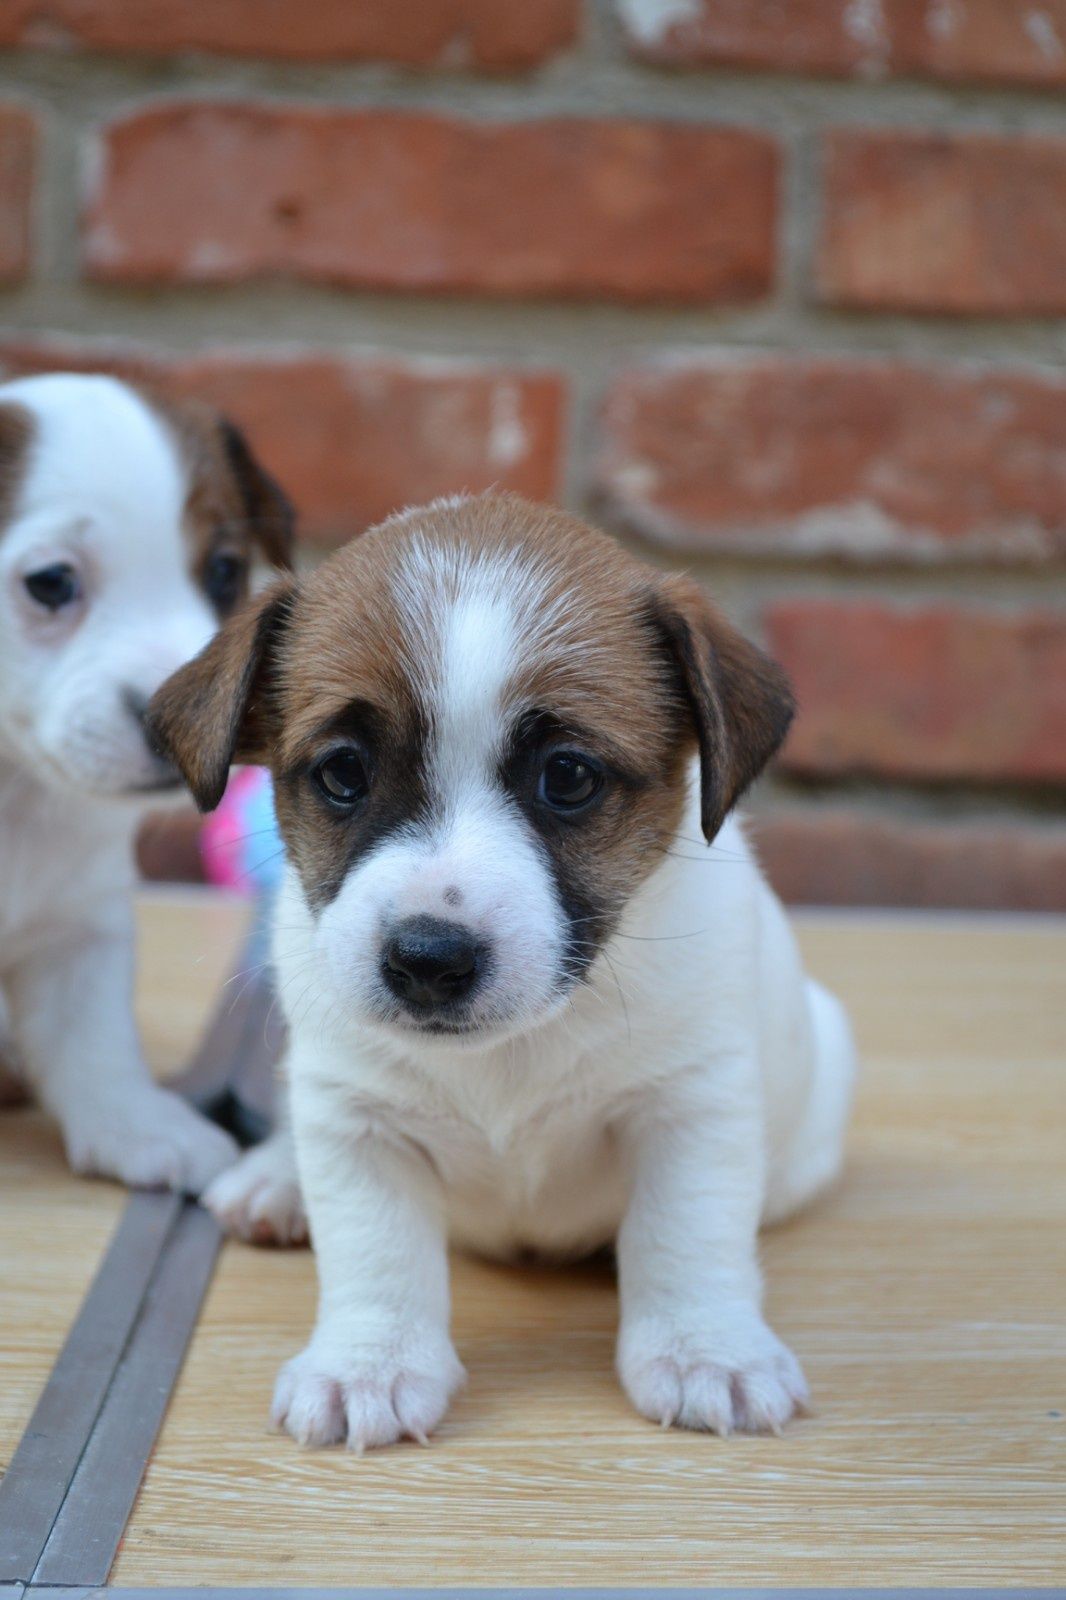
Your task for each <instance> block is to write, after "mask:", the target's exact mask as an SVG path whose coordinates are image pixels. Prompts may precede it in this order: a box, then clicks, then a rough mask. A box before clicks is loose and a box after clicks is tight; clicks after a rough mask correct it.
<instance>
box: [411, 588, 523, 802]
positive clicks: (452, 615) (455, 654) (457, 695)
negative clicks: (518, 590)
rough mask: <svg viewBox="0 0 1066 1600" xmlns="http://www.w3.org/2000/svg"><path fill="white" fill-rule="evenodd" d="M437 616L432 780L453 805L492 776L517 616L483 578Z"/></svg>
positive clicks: (502, 731)
mask: <svg viewBox="0 0 1066 1600" xmlns="http://www.w3.org/2000/svg"><path fill="white" fill-rule="evenodd" d="M479 576H483V575H479ZM442 620H443V630H442V631H443V638H442V640H441V657H440V672H439V678H438V684H437V687H436V690H435V692H433V694H432V697H431V700H430V704H429V706H428V707H427V710H428V711H429V724H430V728H431V733H430V741H431V749H430V773H431V779H430V781H431V785H432V787H433V789H434V790H435V791H436V795H437V797H439V799H440V800H441V801H442V802H443V805H444V807H445V809H446V810H448V811H451V810H452V809H453V808H454V807H456V806H457V805H459V804H461V803H462V800H463V798H464V797H466V796H468V795H469V794H471V792H472V790H474V789H476V788H478V787H482V786H483V785H484V784H485V783H486V782H489V781H491V775H492V769H493V766H494V765H495V762H496V760H497V759H498V756H499V753H500V749H501V746H502V744H503V740H504V736H505V733H506V730H505V728H504V726H503V719H502V715H501V712H502V709H503V706H502V701H503V693H504V689H505V688H506V685H507V682H508V680H509V678H510V676H511V673H512V671H513V667H514V653H515V617H514V610H513V607H512V606H511V604H510V602H509V601H508V600H506V599H505V598H504V597H503V596H502V595H501V594H499V593H496V592H493V588H492V587H490V586H489V585H488V584H486V583H484V582H482V583H479V584H477V586H476V587H473V588H472V589H471V591H469V592H466V593H461V594H460V595H458V596H457V597H456V599H455V600H454V601H453V602H452V604H451V607H450V609H449V612H448V615H447V616H446V617H445V618H444V619H442Z"/></svg>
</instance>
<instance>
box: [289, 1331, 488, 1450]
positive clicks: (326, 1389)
mask: <svg viewBox="0 0 1066 1600" xmlns="http://www.w3.org/2000/svg"><path fill="white" fill-rule="evenodd" d="M465 1377H466V1374H465V1373H464V1371H463V1368H462V1366H461V1365H460V1363H459V1358H458V1357H457V1355H456V1354H455V1351H454V1350H453V1349H452V1347H451V1344H450V1343H449V1341H448V1339H447V1338H446V1337H444V1336H443V1335H440V1334H437V1333H433V1332H431V1333H428V1334H416V1335H414V1336H413V1337H407V1336H405V1337H403V1338H402V1339H400V1340H399V1341H397V1342H389V1343H388V1344H384V1345H382V1346H380V1347H379V1348H377V1349H375V1348H374V1347H373V1346H367V1345H362V1346H361V1347H360V1348H359V1350H358V1353H357V1354H353V1355H352V1356H350V1357H348V1358H346V1359H337V1356H336V1354H335V1352H333V1353H328V1352H327V1349H326V1348H322V1347H317V1348H316V1343H315V1341H314V1340H312V1341H311V1343H310V1344H309V1345H308V1347H307V1349H306V1350H304V1351H303V1353H302V1354H301V1355H298V1356H295V1357H294V1358H293V1360H292V1361H289V1362H287V1363H286V1365H285V1366H284V1367H282V1369H281V1372H280V1373H279V1375H278V1382H277V1387H276V1388H275V1390H274V1404H273V1406H272V1408H271V1413H270V1420H271V1422H272V1423H273V1425H274V1426H275V1427H276V1428H285V1429H287V1431H288V1432H289V1433H291V1434H292V1436H293V1438H294V1439H295V1440H296V1441H297V1442H298V1443H299V1444H304V1445H322V1444H344V1443H347V1444H348V1446H349V1448H350V1449H352V1450H355V1451H357V1452H358V1453H359V1454H360V1455H362V1453H363V1451H364V1450H366V1449H368V1448H370V1447H371V1446H373V1445H383V1444H395V1443H396V1441H397V1440H398V1439H417V1441H418V1442H419V1444H426V1443H427V1442H428V1439H429V1435H430V1434H431V1433H432V1432H433V1430H434V1428H436V1426H437V1424H438V1423H439V1422H440V1420H441V1418H442V1417H443V1416H444V1413H445V1412H446V1411H447V1409H448V1402H449V1400H450V1399H451V1397H452V1395H453V1394H454V1393H455V1391H456V1390H457V1389H458V1388H459V1387H460V1385H461V1384H462V1383H463V1381H464V1379H465Z"/></svg>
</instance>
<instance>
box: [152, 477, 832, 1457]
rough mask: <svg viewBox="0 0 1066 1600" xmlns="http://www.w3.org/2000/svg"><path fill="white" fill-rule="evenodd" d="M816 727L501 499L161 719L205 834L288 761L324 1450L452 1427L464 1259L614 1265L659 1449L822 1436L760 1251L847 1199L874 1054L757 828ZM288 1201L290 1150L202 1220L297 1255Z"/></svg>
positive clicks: (407, 540) (636, 567)
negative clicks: (754, 810) (783, 760)
mask: <svg viewBox="0 0 1066 1600" xmlns="http://www.w3.org/2000/svg"><path fill="white" fill-rule="evenodd" d="M791 711H792V703H791V697H790V695H789V691H788V687H787V684H786V682H785V680H784V677H783V675H782V673H781V672H780V670H779V669H778V668H777V667H776V666H775V665H774V664H773V663H772V662H771V661H769V660H768V659H767V658H766V657H765V656H763V655H762V654H761V653H760V652H759V651H758V650H757V649H755V648H754V646H752V645H750V644H748V643H747V642H746V641H745V640H744V639H743V638H741V637H740V636H739V634H737V633H736V632H735V631H734V630H733V628H731V627H730V626H729V625H728V624H727V623H726V622H725V621H724V619H723V618H722V617H721V616H720V615H719V614H718V613H717V612H715V611H714V610H713V608H712V607H711V606H710V604H709V603H708V602H707V600H706V599H705V598H704V596H703V594H702V593H701V592H700V590H699V589H698V588H697V587H696V586H695V585H694V584H692V583H690V582H689V581H687V580H686V579H683V578H677V577H667V576H664V575H663V574H661V573H659V572H656V571H654V570H652V569H651V568H650V567H647V566H645V565H644V564H642V563H640V562H638V561H636V560H634V559H632V558H631V557H630V556H628V555H626V554H625V553H624V552H623V551H622V550H621V549H620V548H618V546H616V545H615V544H614V543H613V542H611V541H610V540H608V539H606V538H604V537H603V536H602V535H600V534H598V533H596V532H594V531H593V530H592V529H590V528H588V527H586V526H584V525H583V524H582V523H580V522H577V521H575V520H574V519H573V518H572V517H569V516H566V515H564V514H563V513H561V512H559V511H552V510H548V509H545V508H541V507H535V506H531V505H528V504H527V503H525V502H523V501H521V500H519V499H516V498H513V497H496V496H491V495H489V496H484V497H481V498H477V499H464V500H455V501H444V502H440V503H437V504H435V505H432V506H428V507H426V508H423V509H420V510H412V511H407V512H405V513H403V514H402V515H401V516H397V517H394V518H392V519H391V520H390V521H388V522H386V523H384V524H382V525H381V526H380V527H378V528H376V529H374V530H372V531H371V532H369V533H367V534H366V535H364V537H363V538H362V539H361V540H359V541H358V542H356V543H354V544H351V545H349V546H347V547H346V548H345V549H344V550H342V551H340V552H339V553H338V554H337V555H335V556H334V557H332V558H331V559H330V560H329V561H327V562H326V563H325V564H324V566H322V567H321V568H320V569H319V570H318V571H317V572H316V573H314V574H313V575H312V576H310V577H309V578H307V579H306V580H305V581H302V582H300V583H296V582H293V581H287V582H284V583H282V584H280V585H279V586H277V587H275V589H274V590H273V591H272V592H271V593H269V594H267V595H266V596H265V597H264V598H263V599H262V600H260V601H259V602H258V603H257V604H256V605H255V606H254V607H252V608H250V609H246V610H245V611H243V612H242V613H241V614H240V615H239V616H237V617H236V618H235V619H234V620H233V622H232V623H230V624H229V625H228V626H227V627H226V628H225V629H224V630H223V631H222V633H221V634H220V635H219V636H218V638H217V639H215V640H214V641H213V643H212V644H211V645H209V646H208V648H207V649H206V650H205V652H204V653H203V654H202V655H201V656H200V657H199V658H198V660H196V661H195V662H192V663H191V664H190V665H189V666H187V667H185V668H183V669H182V671H181V672H179V673H178V674H177V676H176V677H175V678H174V679H173V680H172V681H171V682H170V683H169V684H167V685H166V686H165V687H164V688H163V689H162V691H161V692H160V694H159V695H158V696H157V697H156V700H155V702H154V704H153V709H152V712H151V716H152V718H153V721H154V724H155V726H156V728H157V729H158V732H159V736H160V738H161V740H162V742H163V744H164V746H165V747H166V748H168V749H169V750H170V751H171V752H172V754H173V756H174V758H175V760H176V761H177V762H178V764H179V765H180V766H181V768H182V770H183V771H184V772H185V774H186V777H187V779H188V781H189V784H190V787H191V788H192V790H193V793H194V794H195V795H196V797H197V798H198V800H199V801H200V803H201V805H203V806H207V807H209V806H212V805H214V804H215V803H216V802H217V801H218V799H219V797H220V795H221V793H222V789H223V785H224V783H225V778H226V772H227V768H228V766H229V763H230V761H231V760H233V759H234V758H238V759H243V760H261V761H267V762H269V764H270V766H271V768H272V770H273V774H274V781H275V785H276V794H277V808H278V816H279V820H280V825H281V829H282V832H283V834H284V837H285V841H286V844H287V847H288V856H289V866H288V869H287V876H286V881H285V887H284V890H283V893H282V895H281V900H280V904H279V908H278V915H277V925H276V937H275V955H276V963H277V969H278V980H279V992H280V995H281V999H282V1004H283V1005H284V1007H285V1010H286V1012H287V1015H288V1020H289V1025H290V1031H291V1046H290V1053H289V1059H288V1077H289V1082H290V1090H291V1094H290V1100H291V1112H292V1124H293V1129H294V1132H295V1150H296V1161H297V1165H298V1171H299V1185H300V1188H301V1189H302V1192H303V1195H304V1197H305V1199H306V1203H307V1209H308V1214H309V1219H310V1225H311V1232H312V1235H313V1238H314V1243H315V1247H316V1251H317V1254H318V1266H319V1277H320V1285H321V1298H320V1304H319V1318H318V1325H317V1328H316V1330H315V1333H314V1336H313V1338H312V1340H311V1342H310V1344H309V1346H308V1348H307V1349H306V1350H305V1351H304V1353H303V1354H302V1355H300V1356H298V1357H296V1358H295V1360H294V1361H292V1362H290V1363H289V1364H288V1366H287V1367H286V1368H285V1369H284V1371H283V1372H282V1375H281V1377H280V1379H279V1383H278V1390H277V1395H276V1399H275V1417H276V1419H277V1421H278V1422H280V1423H283V1424H284V1425H285V1426H286V1427H287V1428H288V1429H289V1430H290V1432H292V1433H293V1434H294V1435H295V1436H296V1437H297V1438H298V1439H301V1440H303V1441H305V1442H310V1443H328V1442H331V1441H337V1440H341V1439H345V1438H346V1439H347V1440H348V1441H349V1442H350V1443H351V1444H352V1445H354V1446H356V1447H357V1448H362V1447H364V1446H366V1445H376V1444H387V1443H389V1442H391V1441H392V1440H395V1439H398V1438H400V1437H401V1436H402V1435H405V1434H407V1435H410V1436H412V1437H414V1438H424V1436H425V1435H427V1434H428V1433H429V1432H430V1430H431V1429H432V1428H433V1427H435V1425H436V1424H437V1423H438V1422H439V1421H440V1419H441V1417H442V1415H443V1414H444V1411H445V1408H446V1406H447V1403H448V1399H449V1397H450V1395H451V1393H452V1391H453V1390H454V1388H455V1387H456V1385H457V1384H458V1383H459V1382H460V1380H461V1377H462V1368H461V1367H460V1365H459V1361H458V1358H457V1357H456V1354H455V1352H454V1350H453V1348H452V1345H451V1341H450V1337H449V1329H448V1322H449V1305H448V1278H447V1260H446V1243H445V1241H446V1239H447V1237H448V1236H449V1235H450V1236H451V1237H453V1238H454V1239H456V1240H458V1241H459V1242H460V1243H462V1244H465V1245H467V1246H470V1247H472V1248H474V1249H476V1250H480V1251H484V1252H487V1253H489V1254H492V1255H497V1256H504V1257H506V1256H511V1255H514V1254H516V1253H518V1252H522V1251H526V1250H528V1249H530V1248H532V1249H534V1250H537V1251H542V1252H544V1253H545V1254H547V1255H552V1256H568V1255H580V1254H582V1253H583V1252H587V1251H589V1250H591V1249H593V1248H595V1247H597V1246H599V1245H601V1244H604V1243H606V1242H613V1243H614V1244H615V1245H616V1248H617V1254H618V1265H619V1274H620V1290H621V1306H622V1323H621V1334H620V1339H619V1348H618V1365H619V1371H620V1374H621V1378H622V1381H623V1383H624V1385H625V1387H626V1389H627V1391H628V1393H629V1395H630V1396H631V1398H632V1400H633V1402H634V1404H635V1405H636V1406H637V1408H638V1409H639V1410H640V1411H641V1412H643V1413H644V1415H646V1416H648V1417H651V1418H654V1419H655V1420H656V1421H660V1422H665V1423H670V1422H676V1423H679V1424H681V1425H684V1426H688V1427H693V1428H707V1429H714V1430H717V1431H719V1432H722V1433H725V1432H728V1431H729V1430H730V1429H732V1428H749V1429H761V1428H778V1427H780V1426H781V1425H782V1424H783V1423H784V1422H786V1421H787V1419H788V1418H789V1416H790V1415H791V1414H792V1411H793V1410H794V1408H795V1407H796V1406H797V1405H798V1404H800V1403H801V1402H802V1399H803V1396H804V1393H805V1388H804V1383H803V1378H802V1374H801V1372H800V1369H799V1366H798V1364H797V1362H796V1360H795V1358H794V1356H792V1354H791V1353H790V1352H789V1351H788V1350H787V1349H786V1347H785V1346H784V1345H783V1344H782V1343H781V1342H780V1341H779V1340H778V1339H777V1337H776V1336H775V1335H774V1334H773V1333H772V1332H771V1331H770V1329H769V1328H768V1327H767V1325H766V1323H765V1322H764V1321H763V1318H762V1314H761V1309H760V1293H761V1291H760V1278H759V1269H758V1263H757V1257H756V1233H757V1230H758V1227H759V1224H760V1221H761V1220H768V1219H772V1218H776V1217H781V1216H783V1215H785V1214H786V1213H788V1212H789V1211H791V1210H793V1209H794V1208H795V1207H797V1206H798V1205H800V1204H802V1203H803V1202H804V1201H805V1200H806V1199H808V1198H809V1197H810V1195H812V1194H813V1193H814V1192H815V1191H816V1190H817V1189H819V1188H820V1187H821V1186H822V1185H823V1184H825V1183H826V1182H828V1181H829V1179H830V1178H831V1177H832V1176H833V1175H834V1173H835V1172H836V1170H837V1168H838V1165H839V1162H840V1158H841V1146H842V1141H843V1130H844V1124H845V1120H846V1113H847V1105H848V1096H849V1086H850V1081H851V1076H852V1050H851V1043H850V1039H849V1034H848V1028H847V1023H846V1020H845V1018H844V1015H843V1012H842V1011H841V1009H840V1007H839V1006H838V1004H837V1003H836V1001H835V1000H833V999H832V997H831V996H829V995H827V994H826V993H825V992H824V991H823V990H821V989H819V988H818V987H817V986H816V985H814V984H813V983H811V982H810V981H809V980H808V979H807V978H806V977H805V976H804V973H803V970H802V967H801V965H800V961H799V957H798V955H797V952H796V949H795V946H794V944H793V941H792V938H791V935H790V932H789V929H788V926H787V923H786V921H785V918H784V915H783V913H782V911H781V908H780V906H779V905H778V903H777V901H776V900H775V898H774V897H773V895H772V894H771V892H770V890H769V889H768V888H767V887H766V885H765V883H764V882H763V880H762V877H761V875H760V873H759V870H758V868H757V866H756V864H755V862H754V861H753V859H752V857H751V854H750V852H749V850H748V847H747V844H746V842H745V839H744V836H743V833H742V832H741V830H740V828H739V826H738V825H737V823H736V822H735V821H734V820H732V819H731V817H730V813H731V811H732V808H733V806H734V804H735V802H736V800H737V798H738V796H739V795H740V794H741V792H742V791H743V790H744V789H745V788H746V787H747V785H748V784H749V783H750V782H751V780H752V779H753V778H754V777H755V775H756V774H757V773H758V771H759V770H760V768H761V767H762V766H763V764H764V763H765V762H766V760H767V759H768V758H769V756H770V755H771V754H772V753H773V751H774V750H775V749H776V748H777V746H778V744H779V742H780V741H781V739H782V737H783V736H784V733H785V730H786V729H787V727H788V724H789V719H790V716H791ZM296 1199H297V1191H296V1188H295V1178H294V1169H293V1156H292V1152H291V1145H290V1142H289V1135H288V1133H287V1132H286V1131H285V1130H284V1129H283V1130H282V1131H281V1132H280V1133H279V1134H278V1135H277V1136H275V1138H274V1139H273V1140H271V1141H270V1143H269V1144H267V1145H266V1146H265V1147H263V1148H262V1149H260V1150H259V1151H256V1152H253V1153H252V1154H251V1155H250V1156H249V1157H246V1158H245V1159H244V1161H242V1163H241V1164H240V1165H239V1166H238V1167H236V1168H234V1169H232V1171H231V1172H228V1173H225V1174H223V1176H222V1177H221V1178H220V1179H219V1180H218V1181H217V1183H216V1184H214V1185H213V1186H212V1188H211V1190H210V1191H209V1193H208V1195H207V1202H208V1204H209V1205H212V1206H213V1207H214V1208H215V1209H216V1211H217V1212H218V1213H219V1214H220V1215H222V1217H223V1220H225V1221H227V1222H228V1223H229V1224H230V1225H231V1226H233V1227H235V1228H236V1229H237V1230H238V1231H245V1232H247V1233H254V1232H255V1231H256V1229H257V1227H259V1226H261V1225H262V1224H263V1223H264V1222H267V1223H269V1222H271V1221H273V1222H274V1224H275V1227H276V1229H277V1231H279V1232H284V1233H288V1234H290V1235H291V1234H292V1233H293V1232H295V1231H296V1223H295V1221H294V1215H293V1211H294V1206H295V1204H296ZM279 1218H280V1219H281V1220H280V1222H279V1221H278V1219H279Z"/></svg>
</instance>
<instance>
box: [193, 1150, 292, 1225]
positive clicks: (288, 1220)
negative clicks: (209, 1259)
mask: <svg viewBox="0 0 1066 1600" xmlns="http://www.w3.org/2000/svg"><path fill="white" fill-rule="evenodd" d="M203 1203H204V1205H205V1206H206V1207H207V1209H208V1210H209V1211H210V1212H211V1213H212V1215H213V1216H214V1217H215V1219H216V1221H217V1222H218V1224H219V1226H220V1227H222V1228H223V1229H224V1230H225V1231H226V1233H230V1234H233V1235H234V1236H235V1237H236V1238H238V1239H244V1240H246V1241H247V1242H248V1243H249V1244H278V1245H295V1244H306V1243H307V1217H306V1215H305V1214H304V1206H303V1200H302V1198H301V1195H300V1183H299V1179H298V1178H297V1176H296V1164H295V1159H294V1156H293V1151H292V1144H291V1141H290V1140H289V1138H288V1136H287V1135H286V1134H276V1135H274V1137H273V1138H270V1139H267V1140H266V1141H265V1143H263V1144H261V1145H259V1146H257V1148H256V1149H254V1150H250V1151H249V1152H248V1154H247V1155H245V1156H242V1157H241V1159H240V1160H239V1161H238V1162H237V1164H236V1166H233V1167H228V1168H227V1169H226V1171H225V1172H223V1173H221V1174H220V1175H219V1176H218V1177H217V1178H216V1179H215V1181H214V1183H212V1184H211V1186H210V1187H209V1188H208V1189H207V1190H206V1192H205V1194H204V1196H203Z"/></svg>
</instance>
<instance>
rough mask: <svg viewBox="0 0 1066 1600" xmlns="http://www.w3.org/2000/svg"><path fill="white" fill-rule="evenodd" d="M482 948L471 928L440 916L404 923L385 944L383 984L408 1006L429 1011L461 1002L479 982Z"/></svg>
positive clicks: (415, 918)
mask: <svg viewBox="0 0 1066 1600" xmlns="http://www.w3.org/2000/svg"><path fill="white" fill-rule="evenodd" d="M481 964H482V948H481V946H480V945H479V944H478V942H477V940H476V939H475V938H474V935H473V934H472V933H471V932H470V929H469V928H463V927H461V926H460V925H459V923H457V922H441V921H440V920H439V919H438V918H436V917H411V918H409V920H408V921H407V922H401V923H400V925H399V927H398V928H396V929H395V930H394V932H393V934H392V937H391V938H390V939H389V942H388V943H387V944H386V946H385V950H384V953H383V955H382V963H381V965H382V972H383V974H384V978H385V982H386V983H387V984H388V986H389V988H390V989H391V990H392V992H393V994H394V995H396V996H397V997H398V998H399V999H401V1000H404V1001H406V1003H407V1004H408V1005H409V1006H415V1007H418V1008H419V1009H420V1010H428V1009H429V1008H430V1007H431V1006H442V1005H447V1004H448V1002H449V1001H451V1000H462V999H463V998H464V997H465V996H466V995H468V994H469V993H470V991H471V989H472V988H473V987H474V984H475V983H476V982H477V977H478V972H479V969H480V967H481Z"/></svg>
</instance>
